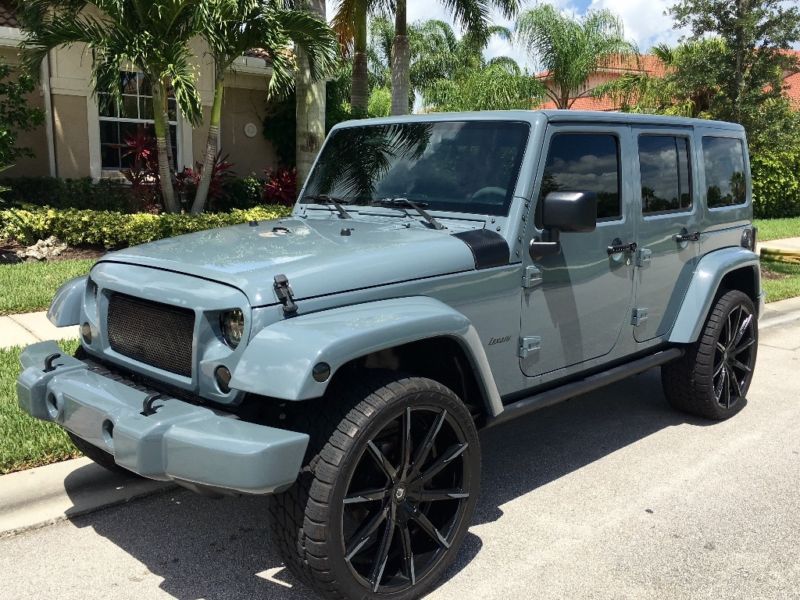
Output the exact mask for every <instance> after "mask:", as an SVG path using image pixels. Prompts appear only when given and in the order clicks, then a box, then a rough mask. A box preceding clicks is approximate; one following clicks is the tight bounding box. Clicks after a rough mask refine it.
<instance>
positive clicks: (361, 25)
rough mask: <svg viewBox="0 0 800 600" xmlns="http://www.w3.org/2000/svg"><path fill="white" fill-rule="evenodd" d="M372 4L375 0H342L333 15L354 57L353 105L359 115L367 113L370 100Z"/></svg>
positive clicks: (346, 50)
mask: <svg viewBox="0 0 800 600" xmlns="http://www.w3.org/2000/svg"><path fill="white" fill-rule="evenodd" d="M371 8H372V2H371V0H341V2H340V3H339V7H338V9H337V11H336V14H335V15H334V17H333V29H334V31H335V32H336V33H337V35H338V36H339V43H340V45H341V47H342V50H343V54H345V55H347V54H352V58H353V73H352V80H351V81H352V84H351V89H350V108H351V110H352V112H353V114H354V115H355V116H365V115H366V114H367V104H368V102H369V69H368V61H367V39H368V36H367V15H368V13H369V12H370V10H371Z"/></svg>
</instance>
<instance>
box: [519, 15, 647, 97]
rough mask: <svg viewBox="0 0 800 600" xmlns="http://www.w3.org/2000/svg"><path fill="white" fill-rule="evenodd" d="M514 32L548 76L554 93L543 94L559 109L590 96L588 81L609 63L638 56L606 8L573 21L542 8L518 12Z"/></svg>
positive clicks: (617, 21) (619, 23) (617, 20)
mask: <svg viewBox="0 0 800 600" xmlns="http://www.w3.org/2000/svg"><path fill="white" fill-rule="evenodd" d="M515 34H516V38H517V40H518V41H519V42H520V43H521V44H522V45H523V46H524V47H525V48H526V50H527V51H528V52H529V53H530V54H531V55H532V57H534V58H535V59H537V60H538V62H539V64H540V66H541V67H542V68H543V69H545V70H546V71H547V72H548V73H549V75H550V77H551V80H552V89H550V88H549V87H548V89H547V90H546V94H547V96H548V97H549V98H550V99H551V100H552V101H553V102H554V103H555V104H556V107H557V108H563V109H567V108H571V107H572V105H573V104H574V103H575V100H577V99H578V98H581V97H583V96H586V95H588V94H589V93H590V90H587V89H585V85H586V82H587V80H588V79H589V77H590V76H591V75H592V74H594V73H596V72H597V71H598V70H599V69H600V68H602V66H603V65H604V64H605V63H607V62H608V61H609V60H610V59H612V58H614V57H616V56H621V57H626V56H631V55H634V54H636V47H635V46H634V45H633V44H632V43H631V42H629V41H627V40H626V39H625V35H624V29H623V26H622V21H620V20H619V18H618V17H616V16H615V15H614V14H613V13H611V12H610V11H608V10H599V11H589V12H588V13H586V15H585V16H584V17H583V18H582V19H574V18H572V17H569V16H566V15H564V14H562V13H560V12H559V11H557V10H556V9H555V8H553V7H552V6H551V5H549V4H540V5H538V6H536V7H534V8H531V9H529V10H527V11H524V12H523V13H522V14H520V16H519V19H518V21H517V25H516V28H515Z"/></svg>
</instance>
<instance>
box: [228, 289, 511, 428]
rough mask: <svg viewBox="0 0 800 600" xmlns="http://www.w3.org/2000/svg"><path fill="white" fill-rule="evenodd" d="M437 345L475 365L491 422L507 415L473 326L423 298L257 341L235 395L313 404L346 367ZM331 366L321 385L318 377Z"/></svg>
mask: <svg viewBox="0 0 800 600" xmlns="http://www.w3.org/2000/svg"><path fill="white" fill-rule="evenodd" d="M434 337H450V338H453V339H455V340H456V341H457V342H458V343H459V344H460V345H461V347H462V348H463V349H464V350H465V353H466V354H467V356H468V357H469V359H470V361H471V362H472V366H473V368H474V369H475V374H476V379H477V380H478V384H479V386H480V387H481V392H482V395H483V400H484V404H485V406H486V409H487V411H488V413H489V414H491V415H493V416H494V415H496V414H499V413H500V412H502V404H501V401H500V394H499V392H498V390H497V386H496V384H495V382H494V378H493V377H492V373H491V369H490V367H489V362H488V360H487V358H486V353H485V352H484V350H483V346H482V344H481V341H480V337H479V336H478V333H477V331H476V330H475V328H474V327H473V326H472V324H471V323H470V321H469V319H467V317H465V316H464V315H463V314H461V313H460V312H458V311H456V310H454V309H453V308H452V307H450V306H448V305H446V304H444V303H442V302H440V301H438V300H435V299H433V298H428V297H424V296H414V297H408V298H395V299H391V300H381V301H378V302H369V303H365V304H356V305H351V306H344V307H340V308H335V309H331V310H326V311H321V312H317V313H311V314H308V315H302V316H299V317H294V318H291V319H284V320H282V321H279V322H277V323H274V324H272V325H269V326H267V327H265V328H264V329H262V330H261V331H259V332H258V334H256V335H255V337H254V338H253V339H251V341H250V343H249V344H248V346H247V348H246V349H245V351H244V353H243V355H242V357H241V358H240V360H239V362H238V364H237V365H236V368H235V369H234V371H233V377H232V378H231V382H230V386H231V387H232V388H233V389H237V390H242V391H245V392H251V393H254V394H259V395H263V396H270V397H273V398H279V399H283V400H308V399H311V398H318V397H320V396H322V395H323V394H324V393H325V390H326V389H327V387H328V383H329V382H330V381H331V379H332V377H333V374H335V373H336V371H337V370H338V369H339V368H341V367H342V365H344V364H346V363H348V362H350V361H351V360H353V359H356V358H360V357H362V356H366V355H368V354H371V353H373V352H378V351H380V350H386V349H388V348H393V347H396V346H400V345H403V344H407V343H410V342H415V341H419V340H423V339H428V338H434ZM318 363H327V364H328V365H330V368H331V369H330V370H331V376H330V377H329V378H328V379H326V380H325V381H322V382H319V381H316V380H315V379H314V378H313V376H312V369H313V368H314V366H315V365H316V364H318Z"/></svg>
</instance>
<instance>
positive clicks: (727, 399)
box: [722, 368, 731, 408]
mask: <svg viewBox="0 0 800 600" xmlns="http://www.w3.org/2000/svg"><path fill="white" fill-rule="evenodd" d="M723 372H724V373H725V385H724V386H723V388H722V393H723V394H725V408H730V407H731V378H730V375H729V373H728V369H727V368H726V369H725V370H724V371H723Z"/></svg>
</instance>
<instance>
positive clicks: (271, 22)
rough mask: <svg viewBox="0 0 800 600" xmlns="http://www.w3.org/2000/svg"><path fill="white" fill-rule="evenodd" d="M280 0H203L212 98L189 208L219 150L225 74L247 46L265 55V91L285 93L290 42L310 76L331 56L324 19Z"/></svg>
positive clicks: (200, 195)
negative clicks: (300, 53) (267, 63)
mask: <svg viewBox="0 0 800 600" xmlns="http://www.w3.org/2000/svg"><path fill="white" fill-rule="evenodd" d="M290 6H291V5H290V3H289V2H288V1H285V0H269V1H267V2H264V1H263V0H208V1H207V2H205V9H204V11H203V12H204V16H203V20H202V28H201V34H202V36H203V38H204V39H205V40H206V42H207V43H208V46H209V48H210V51H211V54H212V55H213V57H214V71H215V73H214V74H215V80H214V103H213V105H212V107H211V118H210V127H209V131H208V140H207V142H206V152H205V157H204V161H203V167H202V171H201V178H200V182H199V184H198V187H197V194H196V196H195V199H194V203H193V204H192V213H193V214H197V213H200V212H202V211H203V208H204V206H205V202H206V197H207V195H208V188H209V185H210V182H211V170H212V167H213V165H214V160H215V158H216V156H217V154H218V152H219V140H218V138H219V126H220V119H221V114H222V100H223V93H224V89H225V87H224V82H225V75H226V73H227V72H228V70H229V69H230V68H231V66H232V65H233V62H234V61H235V60H236V59H237V58H239V57H240V56H242V55H243V54H244V53H245V52H246V51H247V50H250V49H253V48H260V49H262V50H263V51H265V52H266V53H267V54H269V56H270V62H271V66H272V76H271V77H270V80H269V85H268V92H269V96H270V97H275V96H280V95H284V94H286V93H287V92H288V91H290V90H291V89H292V88H293V87H294V72H295V61H294V56H293V55H292V54H291V53H290V52H289V49H290V44H291V43H292V42H294V44H295V46H296V47H299V48H302V50H303V57H304V64H306V65H307V68H308V69H309V71H310V75H311V77H312V79H319V78H320V77H322V76H323V75H324V74H325V73H326V72H327V71H328V70H329V69H331V68H332V67H333V65H334V63H335V60H336V39H335V37H334V36H333V33H332V32H331V30H330V28H329V27H328V26H327V24H326V23H325V22H324V21H322V20H320V19H319V18H318V17H316V16H314V15H312V14H311V13H309V12H307V11H304V10H296V9H294V8H291V7H290Z"/></svg>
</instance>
